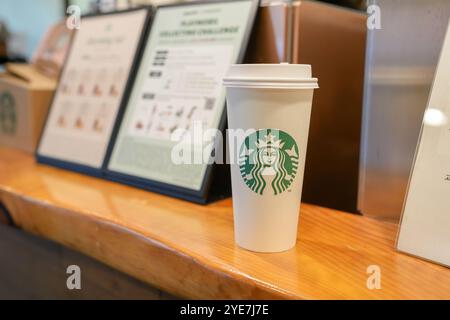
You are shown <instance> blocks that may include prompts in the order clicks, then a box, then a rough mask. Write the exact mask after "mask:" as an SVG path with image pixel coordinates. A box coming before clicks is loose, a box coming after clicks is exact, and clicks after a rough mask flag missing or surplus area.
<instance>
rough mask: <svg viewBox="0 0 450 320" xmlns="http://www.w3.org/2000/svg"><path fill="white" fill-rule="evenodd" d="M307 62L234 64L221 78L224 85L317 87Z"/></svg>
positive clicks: (278, 87)
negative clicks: (223, 77)
mask: <svg viewBox="0 0 450 320" xmlns="http://www.w3.org/2000/svg"><path fill="white" fill-rule="evenodd" d="M317 82H318V80H317V78H312V75H311V66H310V65H309V64H288V63H281V64H234V65H232V66H231V68H230V70H229V71H228V74H227V75H226V77H225V79H224V80H223V84H224V85H225V86H226V87H242V88H267V89H271V88H274V89H317V88H319V85H318V83H317Z"/></svg>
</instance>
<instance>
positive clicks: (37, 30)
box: [0, 0, 64, 58]
mask: <svg viewBox="0 0 450 320" xmlns="http://www.w3.org/2000/svg"><path fill="white" fill-rule="evenodd" d="M63 16H64V0H0V21H3V22H6V24H7V26H8V28H9V30H10V32H11V33H13V35H14V36H15V37H16V41H14V42H15V43H16V45H15V47H16V48H17V50H18V51H20V53H22V54H23V55H25V57H27V58H31V56H32V54H33V52H34V50H35V49H36V47H37V45H38V43H39V41H40V40H41V38H42V37H43V36H44V34H45V32H46V31H47V29H48V27H49V26H50V25H52V24H53V23H55V22H57V21H58V20H60V19H62V18H63Z"/></svg>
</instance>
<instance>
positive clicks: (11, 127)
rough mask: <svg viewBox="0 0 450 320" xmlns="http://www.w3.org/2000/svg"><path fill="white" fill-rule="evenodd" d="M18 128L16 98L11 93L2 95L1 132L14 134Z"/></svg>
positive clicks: (0, 102)
mask: <svg viewBox="0 0 450 320" xmlns="http://www.w3.org/2000/svg"><path fill="white" fill-rule="evenodd" d="M16 126H17V115H16V110H15V102H14V97H13V96H12V95H11V93H9V92H4V93H2V94H0V131H1V132H3V133H6V134H14V133H15V131H16Z"/></svg>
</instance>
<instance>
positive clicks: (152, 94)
mask: <svg viewBox="0 0 450 320" xmlns="http://www.w3.org/2000/svg"><path fill="white" fill-rule="evenodd" d="M253 6H254V2H253V1H229V2H217V3H200V4H187V5H178V6H168V7H161V8H159V9H158V11H157V13H156V16H155V18H154V21H153V25H152V29H151V32H150V34H149V37H148V40H147V44H146V48H145V51H144V54H143V58H142V62H141V66H140V68H139V71H138V74H137V78H136V81H135V84H134V87H133V89H132V92H131V95H130V99H129V102H128V106H127V109H126V112H125V114H124V118H123V120H122V123H121V127H120V129H119V132H118V135H117V139H116V142H115V145H114V148H113V151H112V155H111V159H110V161H109V164H108V170H109V171H111V172H116V173H121V174H124V175H127V176H132V177H138V178H143V179H146V180H151V181H156V182H160V183H164V184H169V185H172V186H176V187H182V188H187V189H190V190H194V191H199V190H201V187H202V184H203V182H204V179H205V174H206V169H207V166H208V165H207V164H206V163H201V164H200V163H198V162H196V163H197V164H176V163H174V161H173V160H172V157H171V154H172V149H173V147H174V146H175V145H176V144H177V142H175V141H174V140H173V139H172V138H173V134H174V133H176V132H177V131H180V129H181V130H184V131H186V132H192V131H194V130H198V129H199V127H200V129H201V130H208V129H210V128H218V127H219V125H220V121H221V119H222V116H223V114H224V105H225V91H224V88H223V86H222V79H223V77H224V76H225V74H226V72H227V71H228V68H229V67H230V65H231V64H233V63H236V62H237V61H238V59H239V57H240V56H241V51H242V50H241V49H242V46H243V42H244V40H245V38H246V36H247V32H248V30H249V28H248V25H249V21H250V18H251V15H252V8H253ZM194 127H196V129H194ZM198 149H199V150H201V149H202V147H200V148H198ZM193 150H197V149H196V148H195V147H194V148H193ZM194 152H195V151H194Z"/></svg>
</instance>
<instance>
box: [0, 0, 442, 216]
mask: <svg viewBox="0 0 450 320" xmlns="http://www.w3.org/2000/svg"><path fill="white" fill-rule="evenodd" d="M170 2H174V1H167V0H162V1H161V0H153V1H152V0H135V1H131V0H128V1H127V0H125V1H123V0H115V1H114V0H103V1H100V0H76V1H75V0H66V1H65V0H34V1H28V0H2V1H0V68H1V65H2V63H5V62H7V61H9V62H27V61H30V59H31V58H32V55H33V52H34V51H35V50H36V47H37V46H38V44H39V42H40V41H41V39H42V37H43V36H44V34H45V32H46V31H47V30H48V28H49V27H50V26H51V25H53V24H55V23H56V22H58V21H60V20H61V19H63V18H64V15H65V13H66V12H65V11H66V8H67V6H69V5H71V4H76V5H79V6H80V7H81V9H82V12H83V13H92V12H101V11H108V10H111V8H114V7H116V8H127V7H129V6H134V5H139V4H153V5H161V4H167V3H170ZM280 2H283V1H268V0H265V1H262V3H263V4H265V5H267V4H268V3H271V4H276V3H278V4H279V3H280ZM285 2H287V1H285ZM303 2H309V3H311V2H312V3H314V2H315V3H324V2H327V3H331V4H332V5H333V6H337V7H336V8H339V7H341V8H346V10H340V9H339V10H334V11H335V13H336V15H335V16H334V17H332V16H328V12H329V11H327V10H324V11H321V9H317V10H312V12H308V14H307V16H306V17H307V19H306V20H307V21H306V20H305V19H304V20H303V21H306V22H305V25H306V27H302V28H303V29H301V30H300V37H302V39H303V40H301V41H304V42H303V43H301V45H302V47H301V49H300V50H299V52H298V53H297V57H291V58H293V59H288V60H290V62H294V63H307V64H312V65H313V70H315V71H316V74H315V75H316V76H318V77H319V79H320V82H321V90H320V92H319V93H318V95H316V97H315V100H316V102H317V104H318V105H322V106H315V107H314V108H315V110H316V111H315V112H316V115H314V114H313V119H312V121H313V123H314V121H317V124H316V125H313V127H312V129H311V130H312V131H311V135H310V136H311V137H310V142H309V146H310V147H309V150H308V152H309V157H310V161H309V162H308V160H307V168H306V173H305V185H306V188H305V192H304V195H303V199H304V200H305V201H306V202H309V203H314V204H318V205H322V206H326V207H330V208H334V209H339V210H343V211H347V212H353V213H361V214H363V215H367V216H373V217H376V218H380V219H388V220H393V221H395V222H398V221H399V218H400V216H401V210H402V206H403V200H404V196H405V193H406V187H407V183H408V178H409V174H410V172H411V168H412V163H413V159H414V153H415V149H416V145H417V139H418V136H419V132H420V127H421V122H422V119H423V113H424V110H425V107H426V104H427V99H428V96H429V93H430V88H431V84H432V80H433V75H434V71H435V68H436V64H437V61H438V58H439V52H440V49H441V46H442V40H443V38H444V34H445V30H446V24H447V21H448V17H449V16H450V1H448V0H430V1H423V0H396V1H392V0H369V1H366V0H323V1H318V0H317V1H314V0H311V1H303ZM370 4H377V5H379V6H380V8H381V13H382V17H381V19H382V20H381V22H382V29H381V30H367V27H366V8H367V5H370ZM344 11H347V13H348V12H350V11H352V12H354V13H357V14H359V17H357V18H356V19H355V20H351V19H348V17H349V15H348V14H342V13H343V12H344ZM310 13H312V14H310ZM346 19H348V20H346ZM6 30H8V31H6ZM313 30H314V31H313ZM264 32H265V30H263V31H261V30H259V31H258V34H257V37H254V38H258V39H257V42H258V41H259V44H260V45H261V43H262V44H264V45H266V46H273V47H275V46H277V41H278V40H279V39H275V40H274V39H269V36H268V35H266V34H264ZM7 34H9V37H7ZM6 38H8V40H6ZM5 41H7V47H8V52H7V56H6V52H4V51H5V50H4V47H5V46H4V45H2V42H5ZM323 43H327V47H326V48H325V47H324V46H323ZM254 44H255V43H252V42H251V43H250V48H249V51H250V53H255V52H256V53H258V52H259V51H260V48H259V47H258V46H255V45H254ZM2 47H3V49H2ZM2 51H3V52H2ZM293 55H295V53H294V54H293ZM253 58H254V57H253ZM255 61H257V59H253V60H251V62H255ZM261 62H264V63H273V62H282V61H269V60H268V59H265V60H264V59H263V60H262V61H261ZM341 76H342V77H343V78H342V79H341V80H339V77H341ZM349 81H352V84H351V85H352V86H353V87H354V88H353V89H351V90H350V89H348V83H349ZM345 83H347V84H345ZM355 88H356V89H355ZM314 108H313V109H314ZM313 148H316V149H317V150H313ZM327 153H328V154H327ZM308 163H309V164H314V165H310V166H308ZM325 182H326V183H325ZM380 199H382V201H380Z"/></svg>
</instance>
